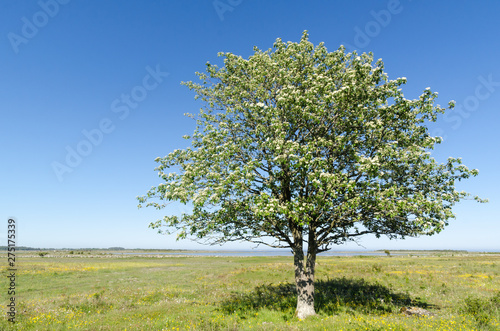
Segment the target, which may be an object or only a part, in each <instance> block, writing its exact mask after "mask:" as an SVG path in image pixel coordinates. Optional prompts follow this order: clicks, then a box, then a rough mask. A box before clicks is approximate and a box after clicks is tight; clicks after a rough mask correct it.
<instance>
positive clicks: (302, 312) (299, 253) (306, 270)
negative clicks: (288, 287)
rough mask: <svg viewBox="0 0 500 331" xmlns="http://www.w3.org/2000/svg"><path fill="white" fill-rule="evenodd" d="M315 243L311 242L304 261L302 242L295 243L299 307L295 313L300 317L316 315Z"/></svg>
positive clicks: (294, 254)
mask: <svg viewBox="0 0 500 331" xmlns="http://www.w3.org/2000/svg"><path fill="white" fill-rule="evenodd" d="M314 244H315V242H314V241H313V242H312V245H311V242H309V246H308V248H307V260H306V261H304V251H303V247H302V242H300V244H299V245H295V249H294V252H293V257H294V265H295V285H296V288H297V309H296V310H295V315H296V316H297V317H298V318H300V319H304V318H306V317H308V316H312V315H316V311H315V310H314V268H315V265H316V247H315V245H314ZM299 246H300V247H299ZM304 262H305V265H304Z"/></svg>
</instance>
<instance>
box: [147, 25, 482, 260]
mask: <svg viewBox="0 0 500 331" xmlns="http://www.w3.org/2000/svg"><path fill="white" fill-rule="evenodd" d="M219 56H221V57H223V58H224V66H223V67H220V68H219V67H218V66H216V65H213V64H210V63H207V66H206V73H197V74H198V76H199V78H200V81H201V83H200V84H197V83H193V82H187V83H184V84H185V85H186V86H187V87H189V88H190V89H191V90H194V91H195V92H196V98H199V99H201V100H202V101H203V102H204V108H203V109H201V110H200V112H199V113H198V114H197V115H192V114H188V116H190V117H192V118H194V119H195V120H196V124H197V126H196V129H195V131H194V133H193V134H192V135H190V136H185V138H186V139H188V140H190V141H191V143H192V146H191V147H189V148H186V149H182V150H180V149H179V150H175V151H173V152H171V153H169V154H168V155H166V156H165V157H158V158H157V159H156V162H158V167H157V168H156V170H157V171H158V175H159V176H160V178H161V180H162V182H161V183H160V184H159V185H158V186H156V187H153V188H152V189H151V190H150V191H149V192H148V193H147V195H146V196H142V197H139V198H138V199H139V202H140V205H139V206H140V207H141V206H144V205H145V206H153V207H155V208H158V209H161V208H164V207H165V206H166V205H167V204H168V203H169V202H170V201H178V202H181V203H185V204H187V203H190V204H191V205H192V207H193V208H192V212H190V213H184V214H182V215H166V216H165V217H164V218H163V219H162V220H158V221H157V222H153V223H151V227H152V228H157V229H160V230H161V229H162V228H164V229H165V231H166V232H167V233H171V232H177V233H178V238H185V237H187V236H191V237H192V238H195V239H198V240H202V241H203V240H205V241H207V242H209V243H222V242H225V241H232V240H246V241H251V242H255V243H264V244H269V245H273V246H275V247H292V248H295V247H294V246H295V245H298V244H299V242H300V245H301V243H302V238H300V239H298V238H293V239H292V237H293V235H294V233H295V235H296V236H297V235H299V234H300V235H302V234H306V235H307V234H308V233H309V234H311V235H312V236H311V238H314V240H315V242H314V243H312V244H313V245H310V247H314V248H315V249H316V252H320V251H323V250H328V249H329V248H330V246H329V245H331V244H341V243H344V242H345V241H349V240H354V239H355V238H356V237H358V236H360V235H363V234H368V233H372V234H375V235H376V236H377V237H378V236H381V235H386V236H388V237H390V238H396V237H398V238H403V237H405V236H419V235H432V234H435V233H438V232H440V231H441V230H442V229H443V228H444V227H445V226H446V225H447V224H448V220H449V219H450V218H453V217H454V215H453V213H452V206H453V205H454V204H455V203H457V202H458V201H460V200H461V199H464V198H466V197H468V196H469V194H468V193H466V192H458V191H456V190H455V183H456V182H457V181H460V180H462V179H466V178H469V177H470V176H475V175H477V173H478V171H477V170H469V169H468V168H467V167H466V166H465V165H463V164H462V161H461V159H460V158H449V159H448V161H447V162H446V163H444V164H439V163H437V162H436V161H435V160H434V158H432V157H431V156H430V153H429V151H431V150H432V149H433V148H434V146H435V144H439V143H440V142H441V138H440V137H432V136H430V135H429V132H428V129H427V127H426V124H427V123H429V122H433V121H435V120H436V117H437V114H439V113H443V112H445V109H444V108H441V107H440V106H435V105H434V101H435V99H436V98H437V93H435V92H432V91H431V90H430V89H429V88H426V89H425V90H423V92H422V94H421V95H420V97H418V98H417V99H414V100H409V99H406V98H405V97H404V94H403V92H402V89H401V87H402V86H403V85H404V84H405V83H406V78H404V77H403V78H397V79H395V80H389V79H388V77H387V74H386V73H384V70H383V69H384V64H383V62H382V60H377V61H375V62H374V58H373V55H372V54H371V53H369V54H365V53H364V54H361V55H358V54H357V53H355V52H353V53H346V51H345V49H344V47H340V48H339V49H338V50H336V51H334V52H328V51H327V49H326V47H325V45H324V44H323V43H320V44H319V45H317V46H314V45H313V44H312V43H310V42H309V41H308V35H307V33H306V32H304V34H303V36H302V38H301V40H300V42H299V43H293V42H288V43H285V42H283V41H282V40H281V39H277V40H276V42H275V43H274V45H273V48H272V49H269V50H267V51H262V50H259V49H258V48H254V54H253V55H251V56H250V57H249V58H248V59H244V58H242V57H241V56H238V55H234V54H231V53H220V54H219ZM453 106H454V103H453V102H450V103H449V108H453ZM477 199H478V200H479V201H482V200H481V199H479V198H477ZM294 231H295V232H294ZM264 237H269V238H273V239H274V240H275V241H274V242H273V243H270V241H266V240H263V238H264ZM316 252H313V253H314V254H315V253H316Z"/></svg>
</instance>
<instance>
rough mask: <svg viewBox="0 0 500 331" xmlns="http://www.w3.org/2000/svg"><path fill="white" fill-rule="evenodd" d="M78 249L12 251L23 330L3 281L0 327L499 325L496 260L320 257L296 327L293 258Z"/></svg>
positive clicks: (499, 258)
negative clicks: (421, 312) (420, 311)
mask: <svg viewBox="0 0 500 331" xmlns="http://www.w3.org/2000/svg"><path fill="white" fill-rule="evenodd" d="M72 253H73V254H69V253H68V252H62V251H61V252H48V254H47V255H45V256H40V255H43V254H38V253H37V252H18V253H17V261H16V262H17V268H18V270H17V274H16V276H17V278H16V302H17V315H16V323H10V322H8V320H7V316H6V312H7V303H8V300H9V297H10V296H9V295H8V294H7V291H8V287H9V279H8V278H7V277H2V281H1V284H0V286H1V289H2V290H1V292H2V296H1V298H2V301H1V302H0V309H1V310H3V313H2V316H3V318H2V319H1V320H0V330H499V329H500V278H499V273H500V254H493V253H491V254H479V253H452V252H445V253H439V252H434V253H431V254H421V253H413V254H410V253H409V254H404V255H399V256H396V255H392V256H349V257H333V256H332V257H321V256H320V257H319V258H318V263H317V271H316V303H315V305H316V312H317V313H318V314H317V315H316V316H313V317H311V318H308V319H305V320H299V319H297V318H295V317H294V309H295V293H294V285H293V284H294V282H293V264H292V257H201V256H171V255H170V256H166V255H154V254H153V253H152V255H147V256H130V255H111V254H109V253H102V252H96V251H92V252H85V251H82V252H76V251H75V252H72ZM1 256H2V257H1V258H3V259H4V261H5V263H4V266H3V267H2V275H8V273H7V267H6V265H7V256H6V254H5V253H3V254H2V255H1ZM408 306H412V307H421V308H424V309H426V310H428V311H430V312H432V313H433V314H434V316H429V317H414V316H406V315H404V314H402V313H401V312H400V309H401V308H402V307H408Z"/></svg>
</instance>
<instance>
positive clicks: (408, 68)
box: [0, 0, 500, 251]
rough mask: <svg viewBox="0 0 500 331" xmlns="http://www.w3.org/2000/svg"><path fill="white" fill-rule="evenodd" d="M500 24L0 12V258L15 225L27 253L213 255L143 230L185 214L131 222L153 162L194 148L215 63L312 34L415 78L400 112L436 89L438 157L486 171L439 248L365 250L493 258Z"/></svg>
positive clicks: (467, 12)
mask: <svg viewBox="0 0 500 331" xmlns="http://www.w3.org/2000/svg"><path fill="white" fill-rule="evenodd" d="M214 4H215V5H216V6H214ZM498 13H500V2H498V1H481V2H472V1H456V0H454V1H439V2H434V1H410V0H401V1H392V0H391V1H355V2H353V1H347V0H346V1H311V2H306V1H285V0H282V1H250V0H242V1H238V0H232V1H230V0H220V1H216V2H214V1H212V0H210V1H96V0H94V1H81V0H71V1H70V0H57V1H56V0H41V1H7V0H1V1H0V36H1V38H0V55H1V56H0V96H1V98H0V112H1V120H0V137H1V138H0V151H1V162H0V174H1V181H0V196H1V199H0V240H1V241H2V245H5V242H6V235H5V233H6V230H7V218H8V217H9V216H14V217H16V218H17V220H18V223H19V226H18V232H19V241H18V245H24V246H33V247H56V248H61V247H73V248H77V247H103V248H105V247H110V246H122V247H126V248H136V247H142V248H200V247H203V248H211V247H210V246H198V245H196V244H194V243H193V242H191V241H180V242H176V241H175V239H174V238H173V237H167V236H161V235H158V234H156V232H155V231H154V230H151V229H149V228H148V224H149V222H150V221H153V220H155V219H156V218H157V217H159V216H161V215H162V214H163V213H165V212H172V213H178V212H179V211H180V210H182V207H179V206H178V205H172V207H171V208H170V209H167V210H164V211H162V212H158V211H155V210H149V209H137V201H136V196H138V195H143V194H144V193H146V192H147V190H148V189H149V188H150V187H151V186H155V185H157V184H159V183H160V181H159V178H158V177H157V174H156V172H155V171H154V170H153V169H154V167H155V166H156V163H155V162H154V161H153V160H154V159H155V158H156V157H157V156H164V155H166V154H167V153H169V152H170V151H172V150H174V149H177V148H184V147H186V146H187V142H186V141H185V140H183V139H182V138H181V137H182V135H184V134H190V133H192V131H193V129H194V122H193V121H192V120H190V119H189V118H187V117H185V116H183V114H184V113H185V112H197V110H198V109H199V108H200V106H201V104H200V103H198V102H197V101H195V100H194V99H193V97H194V94H193V93H192V92H190V91H189V90H188V89H187V88H186V87H184V86H181V85H180V82H181V81H188V80H195V79H196V76H195V75H194V73H195V72H196V71H203V70H204V65H205V63H206V62H207V61H211V62H218V61H219V59H218V58H217V56H216V54H217V52H219V51H225V52H226V51H228V52H232V53H235V54H239V55H241V56H243V57H248V56H249V55H250V54H252V48H253V46H254V45H255V46H258V47H259V48H261V49H268V48H270V47H272V44H273V42H274V41H275V39H276V38H278V37H280V38H282V39H283V40H285V41H289V40H290V41H295V42H297V41H299V40H300V37H301V34H302V31H304V30H308V31H309V34H310V41H311V42H313V43H314V44H318V43H319V42H321V41H323V42H325V44H326V46H327V47H328V49H329V50H331V51H333V50H335V49H337V48H338V47H339V46H340V45H341V44H344V45H346V46H347V47H348V49H349V50H353V49H358V50H359V51H361V52H365V51H366V52H367V51H372V52H373V53H374V56H375V58H376V59H378V58H382V59H383V60H384V62H385V68H386V72H387V73H388V74H389V78H392V79H395V78H397V77H403V76H404V77H407V79H408V84H407V85H406V86H405V87H404V90H403V91H404V92H405V96H406V97H407V98H414V97H416V96H418V95H420V94H421V92H422V91H423V90H424V89H425V88H426V87H431V89H432V90H433V91H437V92H439V98H438V103H440V104H442V105H446V104H447V103H448V101H449V100H456V102H457V105H458V108H459V109H458V110H457V111H455V112H453V113H451V114H449V115H448V116H447V117H444V116H440V118H439V121H438V123H437V124H435V125H433V126H432V127H431V129H432V130H431V131H432V132H434V133H435V134H437V135H441V136H443V137H445V140H444V143H443V144H442V145H440V146H439V147H438V148H437V149H436V150H435V153H434V156H435V157H436V158H437V159H438V160H440V161H443V160H445V159H446V158H447V157H448V156H456V157H458V156H461V157H462V158H463V161H464V163H465V164H466V165H467V166H469V167H470V168H477V169H479V171H480V174H479V176H478V177H475V178H472V179H470V180H468V181H467V182H464V183H460V184H459V187H458V188H459V189H460V190H465V191H468V192H471V193H473V194H477V195H479V196H481V197H483V198H489V199H490V202H489V203H488V204H478V203H475V202H473V201H463V202H461V203H460V204H458V205H456V207H455V208H454V212H455V213H456V215H457V218H456V220H451V224H450V226H449V227H448V228H447V229H445V231H444V232H442V233H441V234H439V235H437V236H434V237H422V238H417V239H408V240H404V241H403V240H398V241H389V240H386V239H378V240H377V239H375V238H371V237H366V238H364V239H362V240H361V242H360V243H361V244H362V245H363V246H364V247H366V248H367V249H384V248H391V249H406V248H412V249H417V248H418V249H469V250H497V251H498V250H500V243H499V242H500V241H499V239H498V234H499V233H500V222H499V220H500V216H499V209H500V208H499V207H500V203H499V199H500V193H499V189H498V188H499V187H500V175H499V171H498V168H499V167H498V164H499V163H500V156H499V142H500V130H499V129H498V125H499V123H500V38H499V36H498V33H499V32H500V29H499V25H498V17H499V16H498ZM167 73H168V74H167ZM127 95H128V97H127ZM72 151H74V152H72ZM75 152H76V153H79V156H78V157H77V156H75V155H74V154H73V153H75ZM54 165H58V168H57V170H55V168H54ZM61 166H65V167H66V168H64V167H61ZM249 247H251V245H249V244H231V245H227V246H224V247H222V248H224V249H235V248H236V249H247V248H249ZM337 248H338V249H357V248H361V247H359V246H356V245H354V244H353V245H346V246H339V247H336V249H337Z"/></svg>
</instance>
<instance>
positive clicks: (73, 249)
mask: <svg viewBox="0 0 500 331" xmlns="http://www.w3.org/2000/svg"><path fill="white" fill-rule="evenodd" d="M7 247H8V246H0V251H6V250H7ZM125 250H127V251H146V252H160V251H186V249H151V248H132V249H128V248H123V247H109V248H35V247H27V246H16V251H125Z"/></svg>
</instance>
